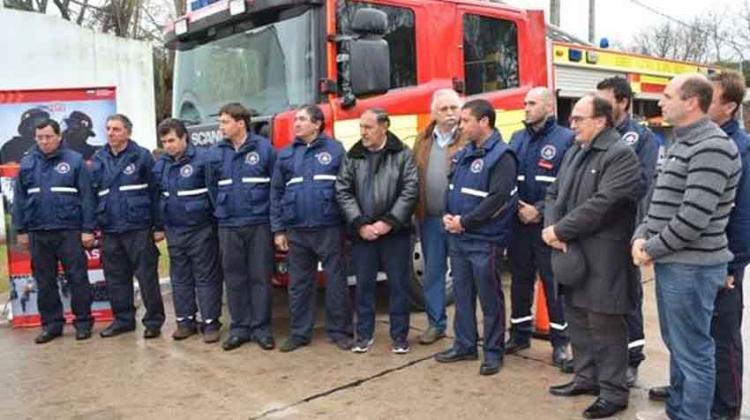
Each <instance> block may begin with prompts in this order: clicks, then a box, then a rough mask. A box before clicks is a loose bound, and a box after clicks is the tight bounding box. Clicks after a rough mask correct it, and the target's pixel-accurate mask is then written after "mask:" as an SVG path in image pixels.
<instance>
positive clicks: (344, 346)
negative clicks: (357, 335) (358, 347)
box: [331, 337, 353, 351]
mask: <svg viewBox="0 0 750 420" xmlns="http://www.w3.org/2000/svg"><path fill="white" fill-rule="evenodd" d="M331 341H333V344H335V345H336V347H338V348H339V350H344V351H349V350H351V349H352V345H353V342H352V341H353V340H352V339H351V338H349V337H338V338H335V339H333V340H331Z"/></svg>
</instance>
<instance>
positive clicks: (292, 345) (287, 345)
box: [258, 337, 310, 353]
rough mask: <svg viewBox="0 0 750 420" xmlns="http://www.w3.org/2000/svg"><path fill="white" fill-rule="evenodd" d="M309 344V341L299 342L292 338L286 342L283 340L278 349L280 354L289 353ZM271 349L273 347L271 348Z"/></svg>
mask: <svg viewBox="0 0 750 420" xmlns="http://www.w3.org/2000/svg"><path fill="white" fill-rule="evenodd" d="M258 344H260V343H258ZM308 344H310V342H309V341H304V340H299V339H296V338H294V337H289V338H287V339H286V340H284V342H283V343H281V347H279V351H280V352H282V353H287V352H290V351H295V350H297V349H298V348H300V347H302V346H306V345H308ZM272 348H273V347H272Z"/></svg>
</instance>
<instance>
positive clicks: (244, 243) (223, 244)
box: [219, 223, 273, 340]
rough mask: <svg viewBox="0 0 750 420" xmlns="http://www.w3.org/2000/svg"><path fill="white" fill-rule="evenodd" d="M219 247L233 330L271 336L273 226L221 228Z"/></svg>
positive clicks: (240, 334)
mask: <svg viewBox="0 0 750 420" xmlns="http://www.w3.org/2000/svg"><path fill="white" fill-rule="evenodd" d="M219 247H220V249H221V265H222V268H223V271H224V281H225V282H226V287H227V306H228V307H229V315H230V316H231V317H232V322H231V323H230V325H229V334H231V335H233V336H236V337H240V338H242V339H245V340H250V339H260V338H264V337H271V336H272V332H271V277H272V276H273V244H272V242H271V227H270V226H269V224H268V223H264V224H260V225H252V226H243V227H236V228H234V227H222V228H219Z"/></svg>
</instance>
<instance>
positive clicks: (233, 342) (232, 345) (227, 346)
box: [221, 335, 247, 351]
mask: <svg viewBox="0 0 750 420" xmlns="http://www.w3.org/2000/svg"><path fill="white" fill-rule="evenodd" d="M246 341H247V340H245V339H244V338H240V337H237V336H236V335H230V336H229V338H227V339H226V340H225V341H224V342H223V343H221V348H223V349H224V350H226V351H229V350H234V349H236V348H238V347H240V346H241V345H243V344H245V342H246Z"/></svg>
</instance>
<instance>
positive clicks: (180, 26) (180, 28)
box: [174, 19, 188, 36]
mask: <svg viewBox="0 0 750 420" xmlns="http://www.w3.org/2000/svg"><path fill="white" fill-rule="evenodd" d="M187 31H188V22H187V19H180V20H178V21H177V22H175V23H174V33H175V35H177V36H179V35H183V34H186V33H187Z"/></svg>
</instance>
